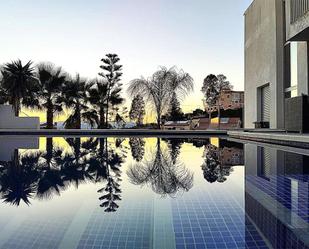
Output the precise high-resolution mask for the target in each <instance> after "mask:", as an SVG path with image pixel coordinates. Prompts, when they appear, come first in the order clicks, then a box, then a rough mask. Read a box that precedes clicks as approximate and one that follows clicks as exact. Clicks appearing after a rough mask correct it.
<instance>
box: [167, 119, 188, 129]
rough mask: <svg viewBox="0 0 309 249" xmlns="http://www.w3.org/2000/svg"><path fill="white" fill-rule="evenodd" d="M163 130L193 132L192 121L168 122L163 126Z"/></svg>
mask: <svg viewBox="0 0 309 249" xmlns="http://www.w3.org/2000/svg"><path fill="white" fill-rule="evenodd" d="M163 130H191V121H190V120H186V121H167V122H165V124H164V125H163Z"/></svg>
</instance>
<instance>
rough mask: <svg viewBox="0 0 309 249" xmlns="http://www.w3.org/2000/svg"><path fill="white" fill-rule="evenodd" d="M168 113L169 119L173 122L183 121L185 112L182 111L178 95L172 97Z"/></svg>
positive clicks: (174, 94)
mask: <svg viewBox="0 0 309 249" xmlns="http://www.w3.org/2000/svg"><path fill="white" fill-rule="evenodd" d="M167 113H168V116H167V119H168V120H171V121H179V120H183V118H184V115H183V112H182V111H181V108H180V103H179V101H178V99H177V94H176V93H173V95H172V98H171V101H170V104H169V109H168V112H167Z"/></svg>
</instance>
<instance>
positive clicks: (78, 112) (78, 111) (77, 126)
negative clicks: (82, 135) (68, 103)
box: [76, 105, 81, 129]
mask: <svg viewBox="0 0 309 249" xmlns="http://www.w3.org/2000/svg"><path fill="white" fill-rule="evenodd" d="M80 115H81V113H80V106H79V105H77V106H76V129H80V128H81V116H80Z"/></svg>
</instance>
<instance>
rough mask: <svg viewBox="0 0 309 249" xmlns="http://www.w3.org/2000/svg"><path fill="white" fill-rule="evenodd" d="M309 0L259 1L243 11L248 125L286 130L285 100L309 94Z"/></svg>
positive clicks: (246, 121)
mask: <svg viewBox="0 0 309 249" xmlns="http://www.w3.org/2000/svg"><path fill="white" fill-rule="evenodd" d="M308 41H309V1H308V0H255V1H253V3H252V4H251V5H250V7H249V8H248V9H247V11H246V13H245V106H246V108H245V127H246V128H253V127H254V124H253V123H254V122H257V121H258V122H266V123H268V124H269V125H270V128H274V129H276V128H283V127H284V99H285V98H291V97H294V96H301V95H302V94H308V93H309V84H308V79H309V77H308V75H309V70H308V68H309V67H308V64H309V63H308V58H309V55H308Z"/></svg>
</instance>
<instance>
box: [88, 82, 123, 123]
mask: <svg viewBox="0 0 309 249" xmlns="http://www.w3.org/2000/svg"><path fill="white" fill-rule="evenodd" d="M108 91H109V84H108V83H107V82H106V81H99V80H95V81H94V85H93V87H91V88H90V89H89V101H90V103H91V104H92V105H93V106H94V107H95V108H96V109H97V110H98V118H97V119H98V120H99V124H98V128H99V129H102V128H105V127H107V123H106V113H107V111H108V110H107V106H108V104H107V100H108V97H109V104H110V105H112V106H117V105H120V104H122V103H123V101H124V99H123V98H122V97H121V96H120V92H121V88H120V87H114V88H113V89H112V90H111V91H110V95H109V96H108Z"/></svg>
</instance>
